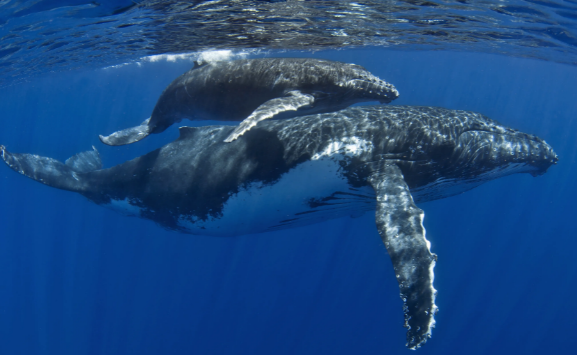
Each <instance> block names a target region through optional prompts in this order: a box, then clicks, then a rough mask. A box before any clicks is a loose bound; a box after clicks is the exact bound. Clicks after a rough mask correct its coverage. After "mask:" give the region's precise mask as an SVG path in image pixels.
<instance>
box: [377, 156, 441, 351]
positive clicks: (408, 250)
mask: <svg viewBox="0 0 577 355" xmlns="http://www.w3.org/2000/svg"><path fill="white" fill-rule="evenodd" d="M368 180H369V183H370V184H371V186H372V187H373V188H374V189H375V193H376V195H377V206H376V207H377V212H376V221H377V229H378V231H379V234H380V235H381V238H382V240H383V242H384V243H385V246H386V248H387V251H388V253H389V255H390V257H391V261H392V262H393V267H394V269H395V274H396V276H397V281H398V282H399V288H400V290H401V298H402V300H403V303H404V305H403V310H404V314H405V327H406V328H408V331H407V347H409V348H410V349H417V348H418V347H420V346H421V345H423V344H424V343H425V342H426V341H427V339H428V338H429V337H430V336H431V328H433V327H434V325H435V319H434V315H435V313H436V312H437V306H436V305H435V296H436V293H437V291H436V290H435V289H434V288H433V279H434V273H433V268H434V267H435V262H436V260H437V256H436V255H435V254H432V253H431V251H430V243H429V241H427V239H426V238H425V228H424V227H423V218H424V216H425V214H424V213H423V210H421V209H419V208H418V207H417V206H416V205H415V203H414V202H413V197H412V196H411V193H410V191H409V187H408V186H407V184H406V182H405V180H404V177H403V174H402V172H401V170H400V169H399V167H398V166H396V165H394V164H391V165H383V166H381V167H380V168H379V169H378V171H375V172H374V173H373V174H372V175H371V176H370V177H369V179H368Z"/></svg>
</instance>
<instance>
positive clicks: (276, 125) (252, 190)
mask: <svg viewBox="0 0 577 355" xmlns="http://www.w3.org/2000/svg"><path fill="white" fill-rule="evenodd" d="M233 130H234V127H230V126H207V127H200V128H188V127H182V128H180V137H179V138H178V139H177V140H175V141H174V142H172V143H170V144H167V145H165V146H164V147H162V148H160V149H157V150H155V151H153V152H150V153H148V154H146V155H143V156H141V157H139V158H136V159H134V160H131V161H128V162H125V163H123V164H120V165H117V166H115V167H112V168H109V169H103V170H97V169H100V165H101V164H100V158H99V156H98V153H97V152H96V150H94V151H91V152H84V153H80V154H78V155H76V156H74V157H72V158H70V159H69V160H67V161H66V163H61V162H59V161H57V160H54V159H51V158H45V157H40V156H37V155H30V154H15V153H10V152H8V151H7V150H6V149H5V148H4V147H3V146H2V147H0V152H1V155H2V158H3V159H4V161H5V162H6V164H8V166H10V167H11V168H12V169H14V170H16V171H18V172H20V173H21V174H24V175H26V176H28V177H30V178H32V179H34V180H36V181H40V182H42V183H44V184H46V185H49V186H53V187H56V188H60V189H65V190H70V191H75V192H78V193H80V194H82V195H84V196H86V197H87V198H88V199H90V200H92V201H94V202H95V203H97V204H100V205H103V206H106V207H111V208H115V209H117V210H120V211H122V212H124V213H126V214H131V215H136V216H139V217H142V218H148V219H151V220H154V221H156V222H157V223H159V224H161V225H162V226H164V227H166V228H169V229H173V230H177V231H182V232H187V233H192V234H201V235H215V236H232V235H239V234H245V233H256V232H266V231H270V230H276V229H281V228H290V227H293V226H297V225H304V224H311V223H315V222H319V221H322V220H326V219H331V218H337V217H341V216H346V215H350V214H357V213H358V212H359V211H370V210H375V209H376V224H377V229H378V232H379V234H380V236H381V238H382V240H383V242H384V244H385V246H386V248H387V251H388V253H389V255H390V257H391V261H392V263H393V267H394V270H395V274H396V277H397V280H398V283H399V287H400V294H401V298H402V300H403V303H404V305H403V310H404V314H405V327H407V328H408V332H407V346H408V347H409V348H411V349H416V348H418V347H419V346H421V345H422V344H423V343H424V342H426V340H427V339H428V338H429V337H430V335H431V328H432V327H433V326H434V324H435V320H434V315H435V313H436V312H437V307H436V306H435V296H436V293H437V292H436V290H435V289H434V288H433V278H434V274H433V268H434V266H435V262H436V258H437V257H436V255H435V254H432V253H431V251H430V243H429V242H428V241H427V239H426V238H425V230H424V228H423V224H422V223H423V217H424V214H423V211H422V210H421V209H419V208H418V207H417V205H416V203H418V202H423V201H430V200H434V199H439V198H444V197H448V196H451V195H455V194H458V193H461V192H463V191H466V190H469V189H472V188H473V187H475V186H478V185H480V184H482V183H483V182H486V181H489V180H491V179H495V178H498V177H501V176H505V175H509V174H513V173H524V172H526V173H531V174H532V175H534V176H537V175H540V174H543V173H545V172H546V171H547V169H548V168H549V166H551V165H552V164H555V163H556V162H557V156H556V155H555V153H554V152H553V150H552V149H551V147H550V146H549V145H548V144H547V143H545V142H544V141H543V140H541V139H539V138H537V137H535V136H532V135H529V134H525V133H522V132H519V131H516V130H514V129H511V128H507V127H504V126H501V125H499V124H498V123H496V122H495V121H492V120H490V119H488V118H486V117H484V116H482V115H480V114H477V113H472V112H466V111H454V110H447V109H442V108H433V107H402V106H397V107H395V106H392V107H384V106H367V107H356V108H349V109H346V110H343V111H340V112H336V113H325V114H319V115H313V116H306V117H298V118H294V119H291V120H286V121H267V122H263V124H261V125H259V126H258V127H256V128H255V129H252V130H251V131H249V132H248V133H247V134H245V135H244V136H242V137H240V138H239V139H238V140H236V141H234V142H233V143H231V144H226V143H223V139H224V138H225V137H227V136H228V135H229V134H230V133H231V132H232V131H233ZM375 201H376V203H375Z"/></svg>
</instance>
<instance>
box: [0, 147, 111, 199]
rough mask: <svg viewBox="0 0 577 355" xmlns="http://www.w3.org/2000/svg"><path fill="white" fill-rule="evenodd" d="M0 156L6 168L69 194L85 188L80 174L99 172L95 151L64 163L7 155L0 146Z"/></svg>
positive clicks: (100, 162) (98, 162) (36, 157)
mask: <svg viewBox="0 0 577 355" xmlns="http://www.w3.org/2000/svg"><path fill="white" fill-rule="evenodd" d="M0 156H1V157H2V159H3V160H4V162H5V163H6V165H8V166H9V167H10V168H12V169H13V170H14V171H17V172H19V173H20V174H22V175H25V176H27V177H29V178H31V179H33V180H36V181H38V182H41V183H43V184H45V185H48V186H52V187H56V188H58V189H62V190H69V191H76V192H80V191H85V190H86V188H87V187H88V184H87V181H86V179H83V174H85V173H88V172H91V171H94V170H98V169H101V168H102V161H101V160H100V154H99V153H98V151H97V150H96V148H94V147H92V150H89V151H86V152H81V153H78V154H76V155H74V156H72V157H70V158H69V159H67V160H66V162H64V163H62V162H60V161H58V160H56V159H52V158H47V157H41V156H39V155H34V154H18V153H10V152H9V151H7V150H6V147H4V146H3V145H0Z"/></svg>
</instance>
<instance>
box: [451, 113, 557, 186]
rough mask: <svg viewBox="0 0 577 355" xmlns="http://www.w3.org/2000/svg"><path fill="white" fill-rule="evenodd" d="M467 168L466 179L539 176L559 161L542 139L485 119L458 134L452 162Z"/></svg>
mask: <svg viewBox="0 0 577 355" xmlns="http://www.w3.org/2000/svg"><path fill="white" fill-rule="evenodd" d="M452 160H454V161H455V162H456V163H457V164H458V165H461V166H463V165H466V166H467V167H468V169H467V171H468V175H469V176H467V178H469V179H479V178H483V177H485V178H490V179H493V178H498V177H502V176H505V175H510V174H515V173H529V174H531V175H533V176H539V175H542V174H544V173H545V172H547V169H548V168H549V167H550V166H551V165H554V164H557V161H558V160H559V158H558V157H557V154H555V152H554V151H553V148H551V146H550V145H549V144H547V143H546V142H545V141H544V140H543V139H541V138H539V137H536V136H534V135H532V134H528V133H523V132H520V131H517V130H515V129H512V128H509V127H505V126H502V125H500V124H498V123H496V122H494V121H492V120H489V119H484V120H482V121H481V120H480V122H476V123H473V124H472V125H471V126H470V127H468V128H465V129H464V130H463V131H462V132H459V133H458V137H457V139H456V147H455V149H454V152H453V159H452Z"/></svg>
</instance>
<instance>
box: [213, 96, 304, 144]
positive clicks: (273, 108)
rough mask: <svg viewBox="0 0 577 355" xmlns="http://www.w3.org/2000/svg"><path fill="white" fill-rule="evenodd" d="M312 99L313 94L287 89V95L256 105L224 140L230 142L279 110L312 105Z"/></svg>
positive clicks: (279, 111)
mask: <svg viewBox="0 0 577 355" xmlns="http://www.w3.org/2000/svg"><path fill="white" fill-rule="evenodd" d="M314 101H315V98H314V96H312V95H309V94H303V93H302V92H300V91H298V90H294V91H289V92H288V94H287V96H283V97H279V98H276V99H272V100H268V101H266V102H265V103H263V104H262V105H260V106H259V107H257V109H256V110H254V112H253V113H251V115H250V116H248V117H247V118H246V119H245V120H244V121H242V122H241V123H240V124H239V125H238V127H237V128H236V129H235V130H234V131H233V132H232V133H231V134H230V135H229V136H228V137H226V139H225V140H224V141H225V142H227V143H230V142H232V141H234V140H235V139H237V138H238V137H240V136H242V135H243V134H244V133H245V132H246V131H248V130H249V129H251V128H252V127H254V126H256V124H257V123H258V122H260V121H262V120H266V119H268V118H272V117H274V116H276V115H278V114H279V113H281V112H285V111H296V110H298V109H300V108H302V107H306V106H309V105H312V104H313V102H314Z"/></svg>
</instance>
